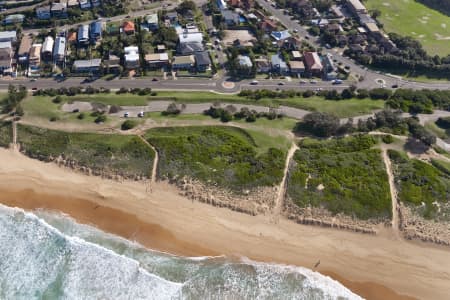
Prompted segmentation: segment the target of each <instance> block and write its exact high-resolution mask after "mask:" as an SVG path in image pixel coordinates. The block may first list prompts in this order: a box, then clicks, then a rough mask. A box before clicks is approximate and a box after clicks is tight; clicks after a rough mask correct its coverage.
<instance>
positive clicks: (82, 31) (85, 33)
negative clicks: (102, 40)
mask: <svg viewBox="0 0 450 300" xmlns="http://www.w3.org/2000/svg"><path fill="white" fill-rule="evenodd" d="M83 39H85V40H87V39H89V25H81V26H80V27H78V40H79V41H80V40H83Z"/></svg>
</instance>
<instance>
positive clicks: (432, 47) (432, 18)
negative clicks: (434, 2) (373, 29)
mask: <svg viewBox="0 0 450 300" xmlns="http://www.w3.org/2000/svg"><path fill="white" fill-rule="evenodd" d="M365 5H366V7H367V9H369V10H379V11H380V12H381V16H379V17H378V20H379V21H381V23H383V25H384V30H385V31H386V32H388V33H389V32H395V33H398V34H400V35H402V36H410V37H412V38H414V39H416V40H418V41H420V43H421V44H422V45H423V47H424V49H425V50H426V51H427V52H428V54H430V55H439V56H447V55H448V54H450V48H449V41H450V17H449V16H446V15H445V14H443V13H441V12H438V11H436V10H434V9H431V8H429V7H427V6H426V5H424V4H421V3H419V2H418V1H414V0H367V1H365Z"/></svg>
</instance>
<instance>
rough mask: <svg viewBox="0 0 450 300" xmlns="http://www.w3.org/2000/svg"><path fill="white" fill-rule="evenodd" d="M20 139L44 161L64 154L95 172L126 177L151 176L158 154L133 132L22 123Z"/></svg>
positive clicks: (30, 151)
mask: <svg viewBox="0 0 450 300" xmlns="http://www.w3.org/2000/svg"><path fill="white" fill-rule="evenodd" d="M18 142H19V143H20V146H21V150H23V151H24V152H25V153H26V154H27V155H28V156H31V157H34V158H39V159H42V160H53V159H56V158H57V157H60V156H61V157H62V158H63V159H65V160H70V161H75V162H76V164H77V165H78V166H84V167H88V168H90V169H92V170H93V171H94V173H111V174H120V175H122V176H126V177H135V176H146V177H149V176H150V175H151V168H152V164H153V159H154V156H155V153H154V152H153V150H152V149H151V148H150V147H149V146H148V145H147V144H145V143H144V142H143V141H142V140H141V139H140V138H138V137H136V136H129V135H112V134H96V133H75V132H64V131H56V130H49V129H44V128H38V127H33V126H25V125H18Z"/></svg>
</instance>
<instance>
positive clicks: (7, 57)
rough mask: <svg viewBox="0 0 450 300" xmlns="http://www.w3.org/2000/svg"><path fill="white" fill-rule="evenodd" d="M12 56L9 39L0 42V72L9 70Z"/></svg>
mask: <svg viewBox="0 0 450 300" xmlns="http://www.w3.org/2000/svg"><path fill="white" fill-rule="evenodd" d="M12 57H13V51H12V44H11V41H7V42H0V72H2V73H10V72H11V64H12Z"/></svg>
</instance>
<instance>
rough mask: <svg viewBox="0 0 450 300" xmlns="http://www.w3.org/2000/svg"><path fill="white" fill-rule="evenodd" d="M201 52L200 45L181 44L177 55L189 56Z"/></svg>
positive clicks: (201, 47) (194, 43) (201, 46)
mask: <svg viewBox="0 0 450 300" xmlns="http://www.w3.org/2000/svg"><path fill="white" fill-rule="evenodd" d="M199 51H203V45H202V44H201V43H197V42H193V43H181V44H179V45H178V53H180V54H183V55H184V54H191V53H195V52H199Z"/></svg>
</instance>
